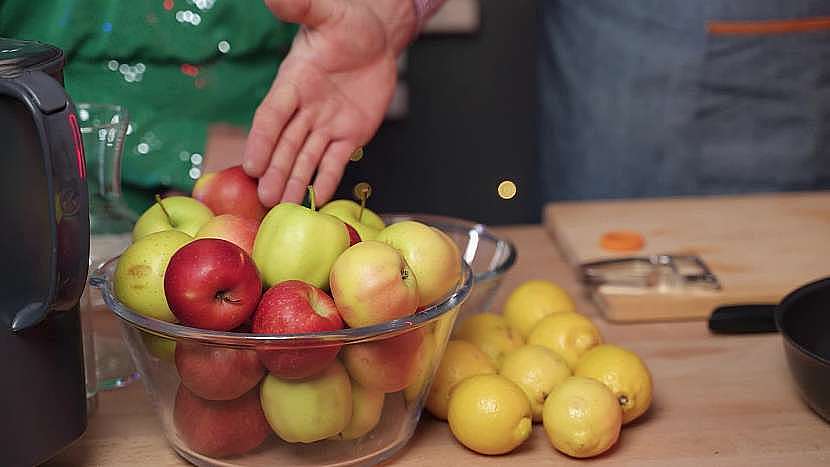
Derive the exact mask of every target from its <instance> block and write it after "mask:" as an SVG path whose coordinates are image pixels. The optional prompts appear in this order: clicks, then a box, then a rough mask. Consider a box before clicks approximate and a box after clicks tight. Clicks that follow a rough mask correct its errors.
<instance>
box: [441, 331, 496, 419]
mask: <svg viewBox="0 0 830 467" xmlns="http://www.w3.org/2000/svg"><path fill="white" fill-rule="evenodd" d="M494 374H496V367H495V365H493V362H491V361H490V357H488V356H487V355H485V354H484V352H482V351H481V350H479V348H478V347H476V346H474V345H473V344H470V343H469V342H465V341H459V340H452V341H449V342H448V343H447V349H446V350H445V351H444V357H443V358H442V359H441V363H440V364H439V365H438V369H437V370H436V371H435V377H434V378H433V380H432V387H431V388H430V390H429V396H427V402H426V407H427V410H428V411H429V413H431V414H432V415H433V416H434V417H435V418H438V419H441V420H446V419H447V410H448V409H447V406H448V404H449V402H450V391H452V388H453V387H455V385H456V384H458V383H460V382H461V381H462V380H464V379H465V378H468V377H470V376H475V375H494Z"/></svg>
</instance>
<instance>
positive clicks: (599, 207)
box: [544, 192, 830, 321]
mask: <svg viewBox="0 0 830 467" xmlns="http://www.w3.org/2000/svg"><path fill="white" fill-rule="evenodd" d="M544 217H545V220H544V223H545V226H546V227H547V229H548V230H549V231H550V232H551V234H552V235H553V236H554V237H555V239H556V242H557V245H558V246H559V247H560V248H561V250H562V252H563V254H564V255H565V258H566V260H567V261H568V262H569V263H570V264H571V265H572V266H573V267H574V268H576V267H577V266H578V265H579V264H581V263H583V262H586V261H591V260H596V259H602V258H610V257H618V256H627V255H630V254H631V253H627V254H620V253H613V252H609V251H605V250H603V249H602V248H601V247H600V245H599V239H600V236H601V235H602V234H603V233H605V232H608V231H611V230H618V229H631V230H636V231H638V232H640V233H641V234H642V235H644V236H645V240H646V244H645V247H644V249H643V250H642V251H640V252H637V253H636V254H638V255H639V254H660V253H674V254H696V255H699V256H700V257H701V258H702V259H703V260H704V261H705V262H706V263H707V264H708V265H709V267H710V269H711V270H712V271H713V272H714V273H715V275H716V276H718V278H719V279H720V282H721V284H722V286H723V290H721V291H718V292H708V291H702V292H692V291H687V292H679V293H662V292H655V291H652V290H637V289H630V288H629V289H626V288H621V287H610V286H602V287H600V288H599V289H598V290H597V293H596V296H595V301H596V303H597V305H598V306H599V308H600V309H601V310H602V312H603V313H604V315H605V316H606V318H608V319H611V320H615V321H632V320H663V319H690V318H691V319H700V318H705V317H708V316H709V313H711V311H712V309H714V308H715V307H716V306H718V305H721V304H731V303H746V302H777V301H779V300H780V299H781V298H783V296H784V295H786V294H787V293H788V292H790V291H792V290H793V289H795V288H796V287H798V286H800V285H802V284H804V283H807V282H810V281H812V280H815V279H818V278H821V277H824V276H827V275H830V262H828V260H827V258H830V242H829V241H828V239H830V192H811V193H791V194H774V195H773V194H765V195H752V196H734V197H705V198H677V199H659V200H635V201H632V200H625V201H598V202H574V203H554V204H550V205H548V206H546V208H545V215H544Z"/></svg>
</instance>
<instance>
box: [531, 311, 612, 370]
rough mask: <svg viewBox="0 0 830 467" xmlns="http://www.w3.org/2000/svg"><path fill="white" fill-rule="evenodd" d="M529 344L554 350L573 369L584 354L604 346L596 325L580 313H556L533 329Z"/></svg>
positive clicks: (545, 318) (546, 317) (543, 319)
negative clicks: (593, 348)
mask: <svg viewBox="0 0 830 467" xmlns="http://www.w3.org/2000/svg"><path fill="white" fill-rule="evenodd" d="M527 343H528V344H537V345H542V346H545V347H547V348H549V349H551V350H553V351H554V352H556V353H557V354H559V356H560V357H562V358H563V359H564V360H565V362H566V363H567V364H568V366H569V367H571V369H573V368H574V367H575V366H576V363H577V361H578V360H579V357H581V356H582V354H584V353H585V352H587V351H588V350H589V349H591V348H592V347H594V346H595V345H599V344H602V336H601V335H600V333H599V329H597V327H596V326H594V323H592V322H591V320H590V319H588V318H586V317H585V316H582V315H580V314H579V313H554V314H552V315H548V316H545V317H544V318H542V320H541V321H539V323H538V324H536V326H534V327H533V331H531V332H530V336H529V337H528V338H527Z"/></svg>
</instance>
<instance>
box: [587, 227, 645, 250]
mask: <svg viewBox="0 0 830 467" xmlns="http://www.w3.org/2000/svg"><path fill="white" fill-rule="evenodd" d="M645 244H646V240H645V238H643V236H642V235H641V234H640V233H639V232H634V231H633V230H614V231H611V232H606V233H604V234H603V235H602V237H601V238H600V240H599V245H600V246H601V247H602V248H604V249H606V250H610V251H637V250H641V249H642V248H643V246H645Z"/></svg>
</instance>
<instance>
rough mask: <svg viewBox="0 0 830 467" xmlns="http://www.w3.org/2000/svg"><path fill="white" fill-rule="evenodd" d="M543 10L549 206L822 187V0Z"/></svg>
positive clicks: (825, 68)
mask: <svg viewBox="0 0 830 467" xmlns="http://www.w3.org/2000/svg"><path fill="white" fill-rule="evenodd" d="M541 13H542V14H541V16H542V21H543V28H542V40H541V47H540V51H539V57H540V61H539V84H540V99H541V108H540V119H541V120H540V130H539V136H540V149H541V169H542V170H541V177H542V183H543V187H544V188H543V193H544V196H545V198H546V199H547V200H562V199H590V198H618V197H642V196H667V195H691V194H722V193H743V192H758V191H781V190H802V189H820V188H830V144H828V143H830V1H826V0H825V1H819V0H813V1H809V0H778V1H775V0H739V1H735V0H625V1H619V0H544V1H543V2H542V8H541ZM793 20H794V21H793ZM825 23H826V24H825Z"/></svg>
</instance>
